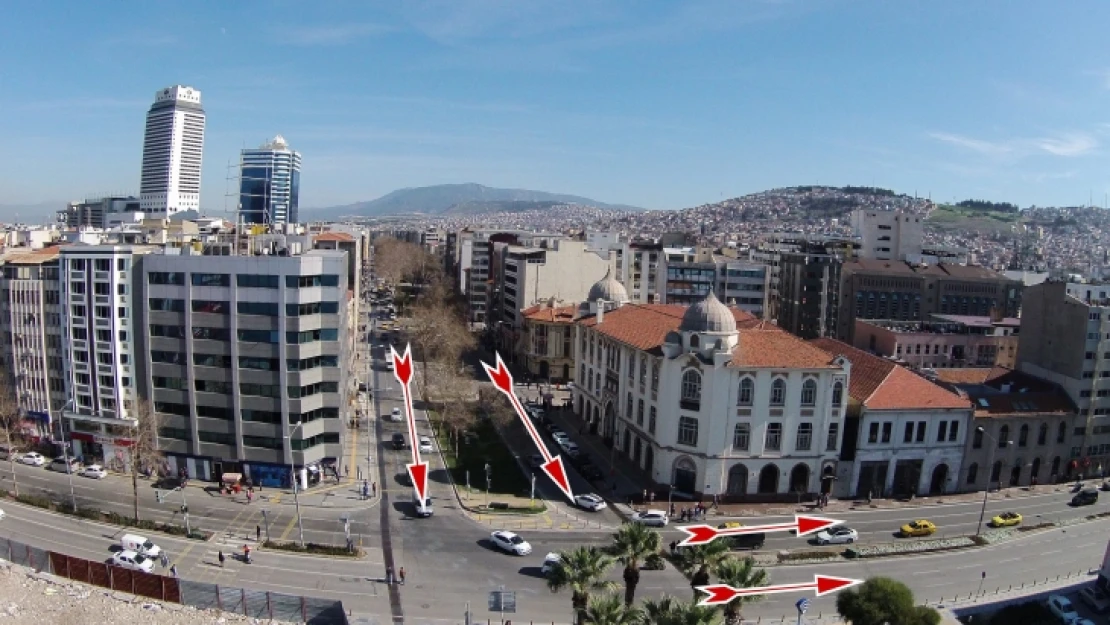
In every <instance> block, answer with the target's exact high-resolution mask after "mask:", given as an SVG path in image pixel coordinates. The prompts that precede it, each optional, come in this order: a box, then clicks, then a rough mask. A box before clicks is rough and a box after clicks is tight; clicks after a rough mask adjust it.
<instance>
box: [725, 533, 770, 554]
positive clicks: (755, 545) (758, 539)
mask: <svg viewBox="0 0 1110 625" xmlns="http://www.w3.org/2000/svg"><path fill="white" fill-rule="evenodd" d="M765 542H767V535H766V534H762V533H761V534H738V535H736V536H730V537H729V541H728V546H729V548H731V549H749V550H751V551H755V550H756V549H762V548H763V543H765Z"/></svg>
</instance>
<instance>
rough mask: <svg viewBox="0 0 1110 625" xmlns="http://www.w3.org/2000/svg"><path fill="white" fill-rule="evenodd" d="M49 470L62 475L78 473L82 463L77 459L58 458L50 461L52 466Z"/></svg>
mask: <svg viewBox="0 0 1110 625" xmlns="http://www.w3.org/2000/svg"><path fill="white" fill-rule="evenodd" d="M48 468H49V469H50V470H51V471H59V472H61V473H77V472H78V471H79V470H80V469H81V463H80V462H78V461H77V458H67V457H65V456H58V457H57V458H55V459H54V460H52V461H50V466H49V467H48Z"/></svg>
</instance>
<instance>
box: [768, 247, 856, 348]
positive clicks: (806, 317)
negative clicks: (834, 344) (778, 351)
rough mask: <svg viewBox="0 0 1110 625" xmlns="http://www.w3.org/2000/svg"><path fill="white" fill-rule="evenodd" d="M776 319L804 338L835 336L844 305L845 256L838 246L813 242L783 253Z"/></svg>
mask: <svg viewBox="0 0 1110 625" xmlns="http://www.w3.org/2000/svg"><path fill="white" fill-rule="evenodd" d="M778 262H779V267H778V270H779V271H778V274H779V285H778V304H777V306H776V307H775V309H776V311H777V312H776V314H777V315H778V316H777V317H776V318H775V321H776V323H778V325H779V326H781V327H782V328H783V329H784V330H786V331H787V332H790V333H791V334H794V335H797V336H800V337H802V338H804V339H815V338H820V337H825V336H831V335H832V334H833V333H834V332H835V331H836V327H837V323H838V315H839V314H840V309H839V307H838V306H837V302H838V301H839V296H840V272H841V267H843V263H844V258H843V256H842V255H841V254H840V253H838V252H837V251H836V250H833V249H830V248H826V247H824V246H823V245H820V246H817V247H814V246H812V245H811V244H809V243H806V244H804V247H803V249H801V250H799V251H795V252H781V253H780V254H779V261H778Z"/></svg>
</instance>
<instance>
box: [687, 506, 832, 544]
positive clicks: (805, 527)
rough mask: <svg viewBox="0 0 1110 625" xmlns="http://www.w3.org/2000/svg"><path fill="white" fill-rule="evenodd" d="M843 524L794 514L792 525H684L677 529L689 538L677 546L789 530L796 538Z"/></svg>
mask: <svg viewBox="0 0 1110 625" xmlns="http://www.w3.org/2000/svg"><path fill="white" fill-rule="evenodd" d="M843 522H844V521H838V520H836V519H826V518H825V517H819V516H803V515H801V514H795V515H794V522H793V523H775V524H772V525H751V526H746V527H728V528H716V527H713V526H712V525H684V526H682V527H679V528H678V529H680V530H682V531H684V532H686V533H687V534H689V536H688V537H687V538H686V539H685V540H683V541H682V542H680V543H678V544H679V545H681V546H683V547H688V546H691V545H704V544H705V543H708V542H710V541H712V540H713V539H715V538H720V537H721V536H737V535H739V534H763V533H765V532H788V531H790V530H794V531H795V532H796V533H797V534H798V536H805V535H807V534H812V533H814V532H819V531H821V530H823V529H825V528H826V527H831V526H833V525H839V524H841V523H843Z"/></svg>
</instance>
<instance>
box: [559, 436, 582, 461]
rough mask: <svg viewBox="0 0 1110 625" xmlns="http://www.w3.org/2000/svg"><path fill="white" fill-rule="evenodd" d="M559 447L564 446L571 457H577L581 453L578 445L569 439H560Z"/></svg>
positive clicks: (564, 449)
mask: <svg viewBox="0 0 1110 625" xmlns="http://www.w3.org/2000/svg"><path fill="white" fill-rule="evenodd" d="M559 447H562V448H563V451H564V452H566V454H567V455H568V456H570V457H571V458H577V457H578V454H579V453H580V452H579V450H578V445H577V444H575V443H572V442H570V441H569V440H562V441H559Z"/></svg>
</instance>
